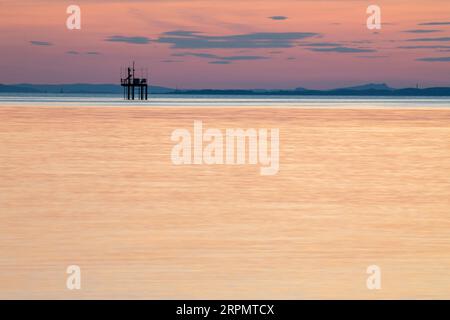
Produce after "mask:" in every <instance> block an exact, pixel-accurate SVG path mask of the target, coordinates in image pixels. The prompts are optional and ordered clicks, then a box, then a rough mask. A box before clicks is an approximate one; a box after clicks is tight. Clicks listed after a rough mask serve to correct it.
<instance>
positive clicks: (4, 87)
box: [0, 84, 39, 93]
mask: <svg viewBox="0 0 450 320" xmlns="http://www.w3.org/2000/svg"><path fill="white" fill-rule="evenodd" d="M0 92H17V93H35V92H39V90H36V89H33V88H25V87H20V86H12V85H5V84H0Z"/></svg>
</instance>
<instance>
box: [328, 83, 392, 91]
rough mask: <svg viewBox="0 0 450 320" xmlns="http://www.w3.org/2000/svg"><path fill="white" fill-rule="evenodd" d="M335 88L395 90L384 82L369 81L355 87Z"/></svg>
mask: <svg viewBox="0 0 450 320" xmlns="http://www.w3.org/2000/svg"><path fill="white" fill-rule="evenodd" d="M335 90H352V91H366V90H385V91H389V90H395V89H393V88H390V87H389V86H388V85H387V84H385V83H369V84H363V85H359V86H355V87H348V88H340V89H335Z"/></svg>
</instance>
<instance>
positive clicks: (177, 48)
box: [0, 0, 450, 89]
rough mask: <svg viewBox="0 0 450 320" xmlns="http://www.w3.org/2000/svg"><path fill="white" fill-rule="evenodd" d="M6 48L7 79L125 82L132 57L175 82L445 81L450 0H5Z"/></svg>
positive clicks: (0, 23)
mask: <svg viewBox="0 0 450 320" xmlns="http://www.w3.org/2000/svg"><path fill="white" fill-rule="evenodd" d="M74 4H75V5H78V6H79V7H80V9H81V29H80V30H69V29H68V28H67V27H66V20H67V18H68V17H69V14H68V13H67V12H66V10H67V7H68V6H69V5H74ZM374 4H375V5H378V6H379V7H380V9H381V29H380V30H369V29H368V28H367V25H366V21H367V18H368V17H369V14H367V13H366V10H367V7H368V6H369V5H374ZM0 57H1V59H0V83H3V84H14V83H36V84H60V83H118V82H119V81H120V70H121V67H124V66H127V65H129V64H130V62H131V61H136V65H137V67H136V70H137V72H138V74H139V73H140V72H141V70H142V69H148V73H149V78H150V83H151V84H152V85H160V86H167V87H177V88H179V89H189V88H193V89H198V88H218V89H231V88H233V89H234V88H236V89H250V88H252V89H254V88H261V89H262V88H266V89H268V88H273V89H290V88H297V87H304V88H310V89H329V88H336V87H345V86H352V85H358V84H363V83H387V84H388V85H389V86H391V87H396V88H398V87H411V86H413V87H415V86H416V84H419V86H421V87H432V86H450V1H449V0H429V1H423V0H371V1H365V0H313V1H312V0H149V1H139V0H131V1H118V0H72V1H64V0H20V1H19V0H0Z"/></svg>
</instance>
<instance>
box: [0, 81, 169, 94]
mask: <svg viewBox="0 0 450 320" xmlns="http://www.w3.org/2000/svg"><path fill="white" fill-rule="evenodd" d="M173 91H174V90H173V89H171V88H166V87H159V86H150V87H149V92H150V93H168V92H173ZM0 92H11V93H14V92H30V93H77V94H95V93H98V94H100V93H103V94H121V93H122V92H123V88H122V87H121V86H120V85H116V84H88V83H74V84H29V83H19V84H14V85H0Z"/></svg>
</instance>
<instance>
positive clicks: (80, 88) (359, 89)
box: [0, 83, 450, 97]
mask: <svg viewBox="0 0 450 320" xmlns="http://www.w3.org/2000/svg"><path fill="white" fill-rule="evenodd" d="M122 90H123V89H122V87H121V86H120V85H116V84H85V83H77V84H27V83H21V84H14V85H2V84H0V93H5V92H8V93H54V94H58V93H73V94H122V92H123V91H122ZM149 93H150V94H152V93H154V94H178V95H182V94H185V95H187V94H191V95H260V96H264V95H266V96H268V95H279V96H435V97H439V96H440V97H450V87H436V88H424V89H418V88H403V89H394V88H391V87H389V86H388V85H387V84H385V83H380V84H377V83H369V84H364V85H360V86H354V87H346V88H337V89H332V90H310V89H305V88H296V89H293V90H276V89H272V90H271V89H234V90H233V89H231V90H220V89H196V90H194V89H192V90H189V89H187V90H176V89H172V88H167V87H160V86H150V88H149Z"/></svg>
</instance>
